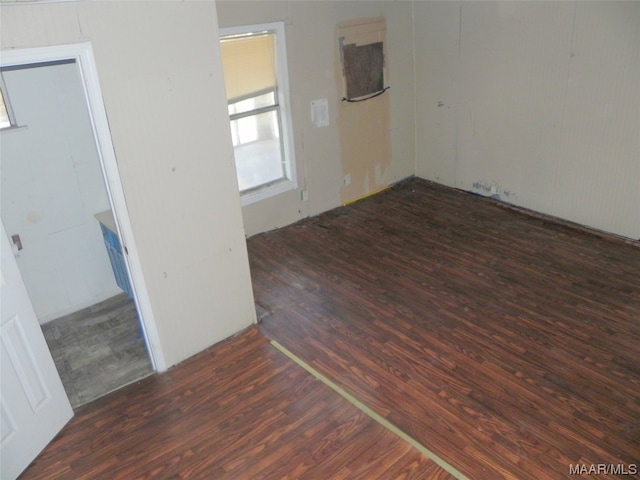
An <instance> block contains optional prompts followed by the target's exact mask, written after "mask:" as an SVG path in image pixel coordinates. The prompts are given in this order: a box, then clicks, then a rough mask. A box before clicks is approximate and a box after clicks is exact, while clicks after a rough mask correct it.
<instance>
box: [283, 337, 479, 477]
mask: <svg viewBox="0 0 640 480" xmlns="http://www.w3.org/2000/svg"><path fill="white" fill-rule="evenodd" d="M271 345H273V346H274V347H275V348H276V349H277V350H279V351H280V352H281V353H283V354H284V355H285V356H287V357H288V358H289V359H290V360H292V361H293V362H294V363H296V364H297V365H299V366H300V367H302V368H304V369H305V370H306V371H307V372H309V373H310V374H311V375H313V376H314V377H316V378H317V379H318V380H320V381H321V382H322V383H324V384H325V385H327V386H328V387H330V388H331V389H332V390H334V391H335V392H336V393H338V394H339V395H340V396H341V397H343V398H344V399H345V400H347V401H348V402H349V403H351V404H352V405H353V406H355V407H356V408H357V409H358V410H360V411H361V412H363V413H364V414H365V415H367V416H368V417H369V418H371V419H372V420H375V421H376V422H377V423H379V424H380V425H382V426H383V427H384V428H386V429H387V430H389V431H390V432H392V433H394V434H395V435H396V436H397V437H400V438H401V439H402V440H404V441H405V442H407V443H408V444H409V445H411V446H412V447H413V448H415V449H416V450H418V451H419V452H420V453H422V454H423V455H424V456H425V457H427V458H429V459H430V460H432V461H433V462H435V463H436V464H437V465H438V466H439V467H441V468H442V469H443V470H446V471H447V472H448V473H450V474H451V475H453V476H454V477H456V478H457V479H458V480H469V478H468V477H467V476H465V475H463V474H462V473H461V472H459V471H458V470H456V469H455V468H454V467H452V466H451V465H449V464H448V463H447V462H445V461H444V460H443V459H441V458H440V457H439V456H438V455H436V454H435V453H433V452H432V451H431V450H429V449H428V448H426V447H425V446H424V445H422V444H421V443H419V442H418V441H417V440H415V439H414V438H412V437H410V436H409V435H407V434H406V433H404V432H403V431H402V430H400V429H399V428H398V427H396V426H395V425H394V424H392V423H391V422H389V421H388V420H387V419H386V418H384V417H382V416H381V415H378V414H377V413H376V412H374V411H373V410H371V409H370V408H369V407H367V406H366V405H365V404H364V403H362V402H361V401H360V400H358V399H357V398H356V397H354V396H353V395H351V394H350V393H348V392H346V391H345V390H344V389H342V388H341V387H339V386H338V385H336V384H335V383H333V382H332V381H331V380H329V379H328V378H327V377H325V376H324V375H322V374H321V373H320V372H318V371H317V370H316V369H315V368H313V367H312V366H311V365H309V364H307V363H306V362H305V361H304V360H302V359H300V358H298V357H297V356H296V355H294V354H293V353H291V352H290V351H289V350H287V349H286V348H285V347H283V346H282V345H280V344H279V343H278V342H276V341H275V340H271Z"/></svg>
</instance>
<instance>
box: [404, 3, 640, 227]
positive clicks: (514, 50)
mask: <svg viewBox="0 0 640 480" xmlns="http://www.w3.org/2000/svg"><path fill="white" fill-rule="evenodd" d="M414 29H415V56H416V86H417V88H416V92H417V93H416V138H417V161H416V173H417V175H419V176H421V177H425V178H428V179H432V180H435V181H437V182H440V183H443V184H446V185H450V186H455V187H458V188H461V189H464V190H469V191H472V192H476V193H480V194H483V195H491V186H494V187H495V188H496V192H495V194H496V196H497V197H499V198H500V199H502V200H504V201H506V202H509V203H512V204H516V205H520V206H524V207H527V208H530V209H533V210H536V211H540V212H544V213H548V214H551V215H555V216H558V217H561V218H565V219H568V220H571V221H575V222H578V223H581V224H584V225H587V226H590V227H594V228H597V229H601V230H604V231H608V232H612V233H616V234H619V235H623V236H627V237H631V238H635V239H638V238H639V237H640V153H639V152H640V89H639V88H638V79H639V78H640V47H639V46H640V3H638V2H421V1H417V2H414Z"/></svg>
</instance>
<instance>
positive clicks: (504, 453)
mask: <svg viewBox="0 0 640 480" xmlns="http://www.w3.org/2000/svg"><path fill="white" fill-rule="evenodd" d="M248 246H249V257H250V261H251V271H252V277H253V282H254V291H255V298H256V302H257V305H258V311H259V312H260V313H261V317H262V320H263V323H262V325H261V329H262V331H263V332H264V333H265V334H266V335H267V336H269V337H270V338H273V339H275V340H277V341H278V342H279V343H281V344H282V345H284V346H285V347H286V348H287V349H289V350H290V351H292V352H293V353H294V354H295V355H297V356H299V357H300V358H301V359H302V360H304V361H305V362H307V363H309V364H310V365H311V366H312V367H314V368H315V369H317V370H318V371H319V372H320V373H322V374H323V375H325V376H327V377H329V378H330V379H331V380H332V381H334V382H336V383H337V384H339V385H340V386H341V387H342V388H344V389H345V390H347V391H348V392H349V393H351V394H353V395H355V396H356V397H358V398H359V399H360V400H361V401H362V402H363V403H365V404H367V405H368V406H369V407H371V408H373V409H374V410H375V411H376V412H377V413H378V414H380V415H382V416H384V417H385V418H387V419H388V420H389V421H390V422H392V423H393V424H395V425H396V426H398V427H399V428H400V429H402V430H403V431H405V432H406V433H408V434H409V435H411V436H412V437H413V438H415V439H416V440H418V441H419V442H420V443H422V444H423V445H424V446H425V447H426V448H428V449H430V450H431V451H433V452H435V453H436V454H437V455H439V456H440V457H442V458H443V459H444V460H446V461H447V462H448V463H450V464H451V465H453V466H454V467H455V468H457V469H458V470H460V471H461V472H462V473H464V474H466V475H467V476H468V477H469V478H472V479H481V480H482V479H491V480H494V479H499V478H509V479H558V478H570V477H571V475H570V473H571V468H574V469H575V468H585V467H586V468H591V465H592V464H603V465H607V466H611V465H613V466H614V467H613V468H614V469H615V468H617V470H616V471H617V473H633V472H634V471H635V470H636V469H638V465H640V248H638V244H637V243H635V244H634V242H630V241H625V240H622V239H618V238H615V237H611V236H607V235H600V234H596V233H594V232H590V231H588V230H586V229H583V228H575V227H574V226H571V225H569V224H567V223H564V222H555V221H553V220H551V219H548V218H545V217H544V216H540V215H537V216H531V215H525V214H523V213H522V212H520V211H516V210H515V209H512V208H507V207H505V206H504V205H500V204H498V203H496V202H494V201H492V200H489V199H486V198H481V197H477V196H473V195H470V194H467V193H463V192H460V191H457V190H454V189H449V188H446V187H442V186H438V185H435V184H431V183H429V182H426V181H421V180H418V179H412V180H409V181H406V182H403V183H401V184H400V185H398V186H396V187H395V188H393V189H390V190H388V191H386V192H384V193H382V194H379V195H376V196H374V197H371V198H369V199H366V200H364V201H361V202H358V203H357V204H354V205H352V206H348V207H344V208H339V209H336V210H333V211H331V212H328V213H326V214H323V215H320V216H318V217H315V218H311V219H307V220H304V221H302V222H299V223H297V224H296V225H293V226H290V227H286V228H284V229H281V230H278V231H273V232H269V233H266V234H262V235H257V236H255V237H252V238H250V239H249V241H248ZM607 468H609V467H607ZM615 476H616V475H612V476H608V477H607V478H613V477H615ZM621 476H624V475H621ZM624 477H625V478H629V477H628V476H624ZM370 478H375V477H373V476H372V477H370Z"/></svg>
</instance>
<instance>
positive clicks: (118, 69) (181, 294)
mask: <svg viewBox="0 0 640 480" xmlns="http://www.w3.org/2000/svg"><path fill="white" fill-rule="evenodd" d="M0 15H1V16H2V17H1V22H2V32H1V45H2V49H8V48H20V47H35V46H46V45H59V44H66V43H78V42H86V41H90V42H91V43H92V46H93V51H94V55H95V59H96V63H97V68H98V74H99V78H100V85H101V89H102V93H103V97H104V102H105V108H106V111H107V115H108V117H109V125H110V128H111V134H112V140H113V146H114V149H115V154H116V157H117V161H118V166H119V170H120V174H121V177H122V183H123V188H124V194H125V198H126V202H127V208H128V212H129V216H130V218H131V224H132V228H133V233H134V235H135V240H136V245H137V248H138V251H139V252H140V262H141V266H142V271H143V275H144V278H145V282H146V286H147V289H148V294H149V299H150V302H151V307H152V310H153V315H154V318H155V323H156V326H157V330H158V335H159V340H160V344H161V348H162V351H163V354H164V358H165V362H166V364H167V365H168V366H169V365H172V364H175V363H177V362H179V361H180V360H182V359H185V358H187V357H189V356H190V355H192V354H194V353H196V352H198V351H200V350H202V349H204V348H206V347H207V346H209V345H211V344H213V343H215V342H217V341H219V340H222V339H223V338H226V337H228V336H229V335H232V334H233V333H235V332H237V331H238V330H240V329H242V328H244V327H246V326H248V325H250V324H251V323H252V322H254V321H255V309H254V305H253V295H252V291H251V281H250V276H249V268H248V260H247V252H246V243H245V240H244V230H243V225H242V215H241V210H240V201H239V195H238V192H237V186H236V181H235V171H234V165H233V151H232V146H231V140H230V133H229V125H228V116H227V113H226V100H225V96H224V84H223V79H222V70H221V62H220V54H219V47H218V28H217V19H216V11H215V4H214V3H213V2H198V1H195V2H173V1H170V2H109V1H106V2H77V3H75V2H74V3H48V4H27V5H17V6H3V7H2V10H1V11H0Z"/></svg>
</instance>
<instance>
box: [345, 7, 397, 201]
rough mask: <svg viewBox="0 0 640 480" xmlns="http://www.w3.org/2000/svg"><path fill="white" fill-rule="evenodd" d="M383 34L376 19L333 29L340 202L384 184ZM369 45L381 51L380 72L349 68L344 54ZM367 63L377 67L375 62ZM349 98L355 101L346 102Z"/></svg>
mask: <svg viewBox="0 0 640 480" xmlns="http://www.w3.org/2000/svg"><path fill="white" fill-rule="evenodd" d="M386 35H387V28H386V21H385V19H384V18H380V17H378V18H365V19H357V20H351V21H348V22H344V23H342V24H341V25H339V26H338V30H337V47H336V50H337V52H336V54H337V56H338V61H337V62H336V65H337V72H336V76H337V79H338V91H339V92H340V93H341V94H342V98H341V102H340V107H339V117H338V123H339V130H340V147H341V152H342V155H341V158H342V174H343V186H342V191H341V198H342V202H343V203H349V202H352V201H354V200H357V199H359V198H361V197H365V196H367V195H370V194H372V193H376V192H378V191H380V190H382V189H383V188H385V187H386V186H387V185H388V184H387V182H386V171H387V169H388V168H389V165H390V164H391V137H390V132H389V131H390V123H391V122H390V102H391V91H384V89H385V88H386V87H387V86H389V81H390V79H389V72H388V64H387V60H386V59H387V56H388V53H387V49H386ZM373 46H375V47H378V46H379V47H380V49H381V51H382V54H383V57H384V63H383V67H382V72H379V71H377V70H376V71H373V70H368V69H366V68H363V67H362V66H361V65H360V63H359V62H358V61H354V62H353V63H354V66H352V65H350V63H349V57H347V55H346V53H347V52H348V51H357V50H356V49H357V48H359V47H360V48H365V47H373ZM376 50H377V49H375V50H373V51H374V52H376ZM363 51H364V52H365V54H366V53H368V52H367V51H366V50H363ZM372 63H374V65H376V66H377V63H378V62H377V61H376V62H372ZM353 70H355V72H353ZM367 76H368V77H369V78H366V77H367ZM362 77H364V78H362ZM380 77H382V78H380ZM367 80H369V81H370V82H367ZM363 85H364V87H363ZM352 95H353V96H356V97H357V98H350V96H352Z"/></svg>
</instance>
